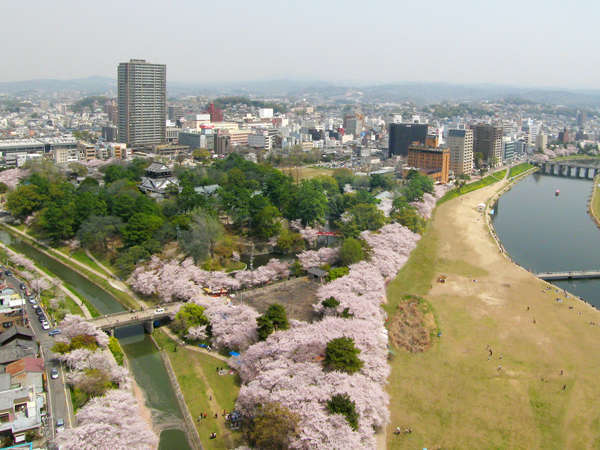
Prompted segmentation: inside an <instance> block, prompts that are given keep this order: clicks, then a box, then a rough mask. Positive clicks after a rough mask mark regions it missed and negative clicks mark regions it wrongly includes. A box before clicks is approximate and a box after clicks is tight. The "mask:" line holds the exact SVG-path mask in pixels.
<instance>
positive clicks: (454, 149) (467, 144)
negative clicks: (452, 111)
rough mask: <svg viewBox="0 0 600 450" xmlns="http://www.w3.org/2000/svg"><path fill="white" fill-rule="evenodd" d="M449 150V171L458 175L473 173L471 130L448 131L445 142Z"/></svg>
mask: <svg viewBox="0 0 600 450" xmlns="http://www.w3.org/2000/svg"><path fill="white" fill-rule="evenodd" d="M446 144H447V145H448V148H449V149H450V170H452V172H454V175H455V176H458V175H471V173H472V172H473V130H449V131H448V138H447V141H446Z"/></svg>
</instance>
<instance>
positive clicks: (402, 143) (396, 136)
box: [389, 123, 428, 157]
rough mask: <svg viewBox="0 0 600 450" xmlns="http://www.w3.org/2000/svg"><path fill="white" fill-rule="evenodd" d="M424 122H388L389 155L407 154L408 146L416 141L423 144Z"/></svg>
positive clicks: (424, 138)
mask: <svg viewBox="0 0 600 450" xmlns="http://www.w3.org/2000/svg"><path fill="white" fill-rule="evenodd" d="M427 129H428V126H427V125H426V124H415V123H392V124H390V138H389V156H397V155H400V156H404V157H406V156H407V155H408V147H409V146H410V145H411V144H413V143H415V142H417V143H419V144H422V145H424V144H425V141H426V140H427Z"/></svg>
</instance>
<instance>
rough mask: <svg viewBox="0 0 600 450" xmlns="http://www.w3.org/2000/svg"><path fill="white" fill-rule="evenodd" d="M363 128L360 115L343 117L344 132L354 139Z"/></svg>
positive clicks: (362, 118)
mask: <svg viewBox="0 0 600 450" xmlns="http://www.w3.org/2000/svg"><path fill="white" fill-rule="evenodd" d="M364 126H365V123H364V117H363V115H362V114H347V115H345V116H344V130H345V132H346V133H348V134H352V135H353V136H354V137H355V138H356V137H359V136H360V133H362V131H363V128H364Z"/></svg>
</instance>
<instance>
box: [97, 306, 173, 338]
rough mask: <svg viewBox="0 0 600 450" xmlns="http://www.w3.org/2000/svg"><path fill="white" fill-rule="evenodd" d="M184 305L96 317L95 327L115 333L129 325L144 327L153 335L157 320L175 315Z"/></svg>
mask: <svg viewBox="0 0 600 450" xmlns="http://www.w3.org/2000/svg"><path fill="white" fill-rule="evenodd" d="M182 304H183V303H181V302H177V303H169V304H168V305H166V306H162V307H157V308H152V309H144V310H142V311H123V312H118V313H114V314H108V315H106V316H100V317H96V318H95V319H92V320H91V321H90V322H92V323H93V324H94V325H96V326H97V327H98V328H100V329H101V330H104V331H108V332H110V334H113V333H114V330H115V328H119V327H126V326H129V325H144V329H145V330H146V332H147V333H152V331H153V330H154V322H155V321H157V320H162V319H166V318H167V317H169V316H170V315H172V314H175V313H176V312H177V310H178V309H179V307H180V306H181V305H182Z"/></svg>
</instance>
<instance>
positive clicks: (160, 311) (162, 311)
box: [154, 308, 165, 314]
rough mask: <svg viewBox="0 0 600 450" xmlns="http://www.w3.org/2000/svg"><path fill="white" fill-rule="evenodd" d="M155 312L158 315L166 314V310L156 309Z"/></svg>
mask: <svg viewBox="0 0 600 450" xmlns="http://www.w3.org/2000/svg"><path fill="white" fill-rule="evenodd" d="M154 312H155V313H156V314H160V313H164V312H165V308H156V309H155V310H154Z"/></svg>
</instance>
